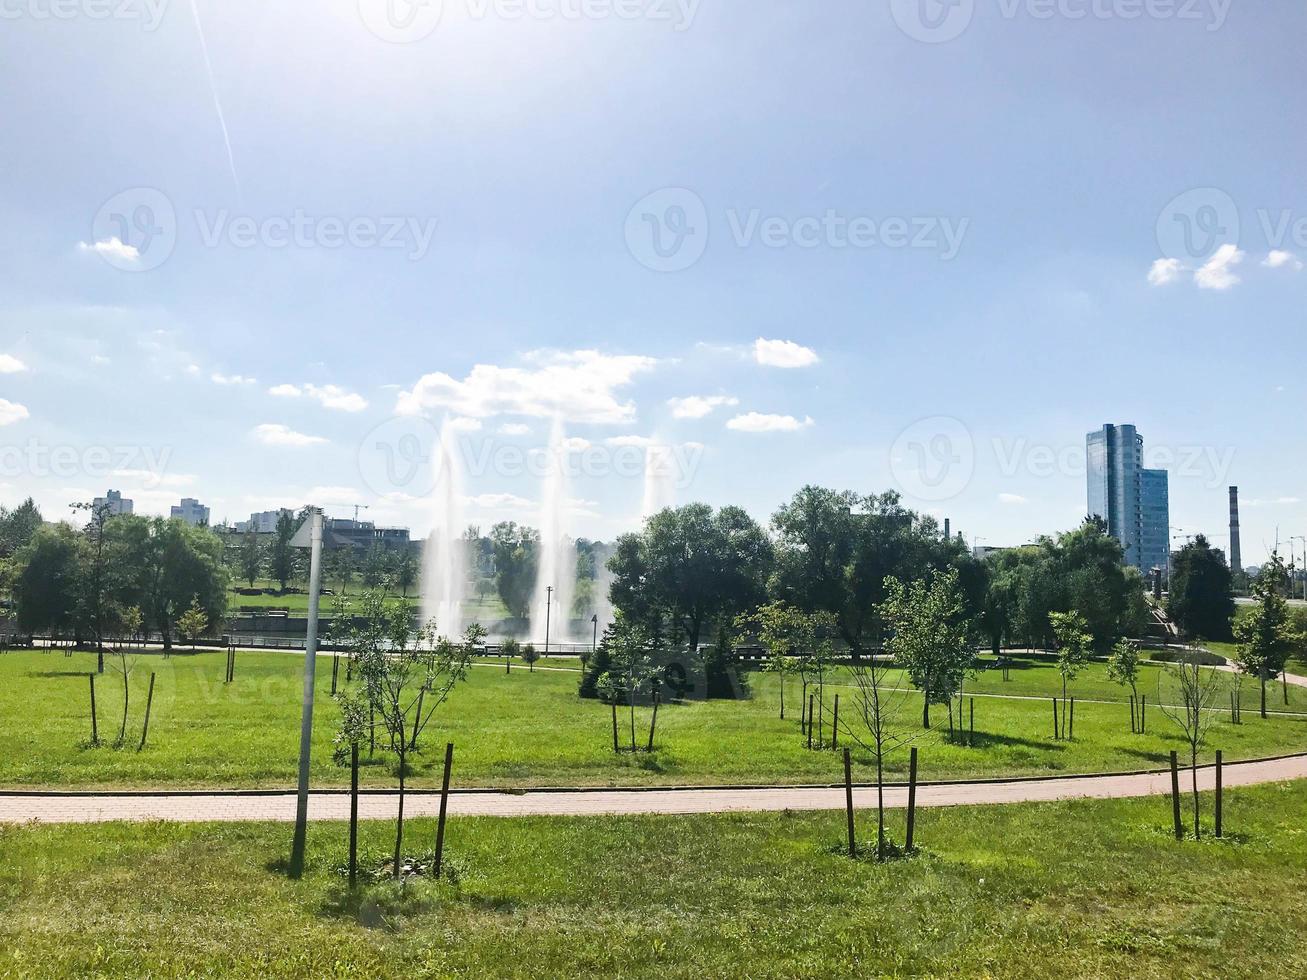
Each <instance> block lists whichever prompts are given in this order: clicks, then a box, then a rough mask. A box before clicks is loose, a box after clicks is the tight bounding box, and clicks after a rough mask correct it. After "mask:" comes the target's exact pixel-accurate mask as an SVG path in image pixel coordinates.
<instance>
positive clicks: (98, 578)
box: [72, 503, 114, 674]
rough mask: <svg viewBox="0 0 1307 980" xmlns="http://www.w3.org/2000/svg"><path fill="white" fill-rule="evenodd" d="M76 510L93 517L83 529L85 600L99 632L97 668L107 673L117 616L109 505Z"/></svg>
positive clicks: (92, 624)
mask: <svg viewBox="0 0 1307 980" xmlns="http://www.w3.org/2000/svg"><path fill="white" fill-rule="evenodd" d="M72 507H73V510H76V511H86V512H87V513H88V515H89V520H88V521H87V523H86V527H85V528H83V530H82V536H81V541H80V544H81V548H80V550H81V552H82V554H81V562H82V567H83V574H82V576H81V581H82V587H83V596H82V601H83V603H84V606H85V612H86V619H87V621H88V622H89V624H90V627H91V629H92V631H93V632H94V633H95V657H96V669H97V670H98V671H99V672H100V673H101V674H103V673H104V634H105V630H106V628H107V626H108V622H109V620H110V619H112V618H113V615H114V612H113V610H112V609H111V608H110V606H111V603H112V598H111V587H110V582H109V563H110V558H109V553H108V551H107V549H106V547H105V544H106V538H105V533H104V528H105V524H107V523H108V521H109V505H108V504H101V505H100V506H98V507H97V506H95V504H94V503H78V504H73V505H72Z"/></svg>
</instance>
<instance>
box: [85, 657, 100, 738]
mask: <svg viewBox="0 0 1307 980" xmlns="http://www.w3.org/2000/svg"><path fill="white" fill-rule="evenodd" d="M86 676H87V677H89V678H90V679H91V744H92V745H99V744H100V727H99V724H98V722H97V721H96V718H95V675H94V674H87V675H86Z"/></svg>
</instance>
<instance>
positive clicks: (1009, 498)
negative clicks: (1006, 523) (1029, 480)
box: [998, 493, 1030, 505]
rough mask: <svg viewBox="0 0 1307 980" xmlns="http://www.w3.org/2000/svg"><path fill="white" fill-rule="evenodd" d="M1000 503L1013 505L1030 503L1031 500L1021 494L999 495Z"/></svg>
mask: <svg viewBox="0 0 1307 980" xmlns="http://www.w3.org/2000/svg"><path fill="white" fill-rule="evenodd" d="M998 502H999V503H1000V504H1013V505H1020V504H1028V503H1030V501H1029V500H1027V499H1026V498H1025V497H1023V496H1021V495H1020V494H1019V493H1000V494H999V495H998Z"/></svg>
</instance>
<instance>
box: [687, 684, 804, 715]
mask: <svg viewBox="0 0 1307 980" xmlns="http://www.w3.org/2000/svg"><path fill="white" fill-rule="evenodd" d="M673 693H675V692H673ZM784 720H785V675H784V674H781V721H784Z"/></svg>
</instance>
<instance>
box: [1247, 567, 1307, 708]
mask: <svg viewBox="0 0 1307 980" xmlns="http://www.w3.org/2000/svg"><path fill="white" fill-rule="evenodd" d="M1288 581H1289V572H1288V569H1286V568H1285V565H1284V559H1283V558H1281V557H1280V555H1279V552H1271V557H1270V559H1269V560H1268V561H1267V562H1266V564H1265V565H1263V566H1262V570H1261V573H1260V574H1259V575H1258V576H1257V578H1256V580H1255V581H1254V582H1253V585H1252V593H1253V607H1252V609H1251V610H1250V611H1249V612H1248V614H1247V615H1245V616H1242V617H1240V619H1239V620H1238V621H1237V622H1236V623H1235V624H1234V637H1235V651H1236V652H1235V663H1236V665H1237V666H1238V668H1239V670H1240V671H1242V672H1243V673H1245V674H1250V675H1251V674H1255V675H1256V676H1257V679H1258V681H1259V682H1260V683H1261V688H1262V693H1261V699H1262V703H1261V714H1262V717H1263V718H1265V717H1266V682H1267V680H1268V679H1270V678H1272V677H1274V676H1275V675H1276V674H1278V673H1279V672H1280V671H1282V670H1284V667H1285V662H1286V661H1287V660H1288V659H1289V655H1290V654H1291V653H1292V652H1293V649H1294V646H1295V645H1296V644H1297V643H1298V642H1300V640H1299V637H1298V636H1297V635H1296V633H1295V632H1294V629H1293V626H1292V623H1291V621H1290V618H1289V604H1288V603H1287V602H1286V601H1285V598H1284V595H1283V593H1284V591H1285V590H1286V589H1287V587H1288Z"/></svg>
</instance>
